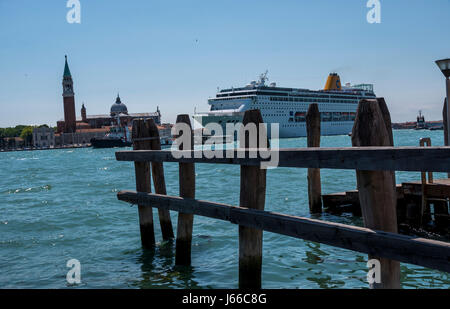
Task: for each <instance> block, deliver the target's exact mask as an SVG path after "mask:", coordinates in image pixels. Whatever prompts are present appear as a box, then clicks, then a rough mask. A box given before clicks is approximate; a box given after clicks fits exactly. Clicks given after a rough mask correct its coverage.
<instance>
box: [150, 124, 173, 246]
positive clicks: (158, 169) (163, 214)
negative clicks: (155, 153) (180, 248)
mask: <svg viewBox="0 0 450 309" xmlns="http://www.w3.org/2000/svg"><path fill="white" fill-rule="evenodd" d="M148 123H149V128H150V136H151V137H153V139H152V140H150V144H151V149H152V150H161V140H160V139H159V131H158V127H157V126H156V124H155V121H154V120H153V119H149V121H148ZM151 166H152V177H153V185H154V186H155V193H157V194H162V195H167V191H166V181H165V179H164V168H163V164H162V162H151ZM158 215H159V223H160V226H161V233H162V237H163V239H164V240H170V239H173V228H172V220H171V219H170V212H169V211H168V210H164V209H158Z"/></svg>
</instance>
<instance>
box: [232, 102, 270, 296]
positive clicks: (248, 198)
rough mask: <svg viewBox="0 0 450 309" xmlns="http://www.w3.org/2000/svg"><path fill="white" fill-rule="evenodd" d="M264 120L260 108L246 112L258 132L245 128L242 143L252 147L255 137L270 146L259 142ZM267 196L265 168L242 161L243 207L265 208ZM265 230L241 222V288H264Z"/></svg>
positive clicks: (241, 203)
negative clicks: (253, 132) (246, 131)
mask: <svg viewBox="0 0 450 309" xmlns="http://www.w3.org/2000/svg"><path fill="white" fill-rule="evenodd" d="M260 123H263V119H262V116H261V112H260V111H259V110H249V111H246V112H245V114H244V119H243V125H244V126H246V125H249V124H250V125H251V124H255V125H256V129H257V136H250V134H249V136H247V135H245V133H244V132H243V131H241V132H240V133H241V134H239V135H240V147H241V148H249V146H250V145H251V143H250V139H254V138H256V139H257V140H258V142H256V145H257V148H260V147H262V148H266V147H267V148H268V144H267V145H260V144H259V136H260V134H263V136H265V138H264V140H267V132H266V131H265V129H261V130H260V128H259V124H260ZM265 199H266V170H265V169H261V168H260V167H259V166H245V165H241V189H240V201H239V205H240V206H241V207H246V208H252V209H258V210H264V204H265ZM262 242H263V233H262V230H259V229H255V228H249V227H244V226H239V288H241V289H242V288H261V270H262V245H263V244H262Z"/></svg>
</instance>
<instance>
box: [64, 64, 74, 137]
mask: <svg viewBox="0 0 450 309" xmlns="http://www.w3.org/2000/svg"><path fill="white" fill-rule="evenodd" d="M62 85H63V99H64V133H74V132H75V131H76V128H77V124H76V116H75V93H74V92H73V80H72V75H71V74H70V70H69V65H68V64H67V56H66V64H65V67H64V76H63V82H62Z"/></svg>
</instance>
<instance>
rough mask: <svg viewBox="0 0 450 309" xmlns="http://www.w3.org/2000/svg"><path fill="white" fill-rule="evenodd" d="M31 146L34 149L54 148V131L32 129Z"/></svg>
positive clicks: (50, 129)
mask: <svg viewBox="0 0 450 309" xmlns="http://www.w3.org/2000/svg"><path fill="white" fill-rule="evenodd" d="M33 146H34V147H35V148H50V147H54V146H55V131H54V129H52V128H47V127H40V128H34V129H33Z"/></svg>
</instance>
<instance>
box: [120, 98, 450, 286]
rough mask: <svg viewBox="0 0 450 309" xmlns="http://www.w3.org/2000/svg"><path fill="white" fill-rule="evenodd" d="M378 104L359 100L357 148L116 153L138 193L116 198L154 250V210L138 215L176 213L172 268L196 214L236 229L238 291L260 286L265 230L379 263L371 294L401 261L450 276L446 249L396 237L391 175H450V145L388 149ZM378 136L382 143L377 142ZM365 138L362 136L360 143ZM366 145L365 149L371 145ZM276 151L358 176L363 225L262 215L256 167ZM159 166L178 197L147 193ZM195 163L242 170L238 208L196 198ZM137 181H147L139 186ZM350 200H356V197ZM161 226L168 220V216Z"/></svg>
mask: <svg viewBox="0 0 450 309" xmlns="http://www.w3.org/2000/svg"><path fill="white" fill-rule="evenodd" d="M383 102H384V100H383V101H381V100H363V101H361V102H360V104H359V108H358V112H357V120H356V123H358V124H359V125H355V129H354V132H353V137H354V138H359V145H357V146H356V145H355V147H350V148H318V147H309V148H294V149H280V150H277V149H274V150H272V149H270V148H266V147H264V145H259V146H258V149H257V150H259V154H258V156H257V157H256V158H255V157H251V156H250V154H251V152H252V150H253V151H254V150H255V149H248V148H247V147H248V145H249V144H248V141H247V139H245V143H244V144H243V146H242V147H241V148H238V149H235V150H234V151H232V152H231V154H232V155H233V157H232V158H230V156H229V154H230V153H227V152H226V151H225V150H224V151H223V156H222V158H218V157H215V158H210V157H206V156H205V154H204V153H203V152H202V151H200V150H196V151H194V150H192V149H181V150H179V151H162V150H155V149H153V148H152V149H151V150H133V151H119V152H116V159H117V160H119V161H130V162H135V165H136V181H137V183H136V188H137V191H121V192H119V193H118V194H117V197H118V199H119V200H121V201H125V202H128V203H131V204H135V205H138V206H139V213H140V215H139V218H140V222H141V227H142V224H143V223H144V224H145V226H146V229H145V231H143V229H142V228H141V238H142V241H143V245H144V246H146V247H152V246H153V245H154V236H152V235H154V233H152V232H150V231H149V229H151V228H152V227H153V225H152V223H153V219H152V218H150V216H152V212H151V211H145V214H144V213H143V212H142V211H143V209H148V210H151V208H157V209H158V210H160V211H161V210H162V211H164V212H165V215H167V213H168V212H169V211H170V210H171V211H177V212H179V214H180V215H179V219H178V226H177V235H176V264H178V265H189V264H190V261H191V259H190V255H191V239H192V231H193V229H195V225H194V216H204V217H209V218H213V219H217V220H222V221H227V222H230V223H232V224H236V225H239V247H238V248H236V250H239V287H240V288H260V287H261V271H262V267H263V265H262V254H263V250H262V242H263V238H262V233H263V231H266V232H272V233H278V234H282V235H286V236H290V237H294V238H299V239H305V240H309V241H314V242H318V243H322V244H327V245H331V246H335V247H339V248H344V249H348V250H353V251H356V252H362V253H365V254H368V255H369V257H370V258H374V257H375V258H377V259H380V261H381V283H374V284H371V285H370V287H371V288H399V287H400V267H399V262H403V263H411V264H416V265H420V266H424V267H428V268H432V269H437V270H441V271H445V272H450V263H449V261H450V243H447V242H442V241H437V240H430V239H424V238H417V237H411V236H406V235H400V234H398V233H397V226H396V219H395V218H396V206H395V202H396V199H395V197H396V192H395V191H396V189H395V182H394V179H395V178H394V177H393V176H394V172H395V171H416V172H450V147H392V144H390V143H391V141H392V140H391V139H390V136H391V135H390V134H392V132H389V130H390V119H388V118H387V117H386V111H383V106H382V105H383ZM370 113H372V114H370ZM370 115H372V116H370ZM358 119H359V120H360V121H358ZM188 121H189V118H188V117H187V115H184V116H179V117H178V122H184V123H188ZM261 121H262V117H261V114H260V112H259V110H251V111H247V112H246V113H245V116H244V124H247V123H255V124H258V123H260V122H261ZM387 122H389V123H387ZM380 129H382V130H380ZM366 130H369V131H370V130H372V132H366ZM358 131H360V132H358ZM380 132H381V133H380ZM184 133H185V132H184ZM360 133H361V134H360ZM258 134H259V135H260V136H261V135H262V136H266V132H262V131H259V132H258ZM380 134H381V137H377V135H380ZM147 136H148V135H147ZM355 136H356V137H355ZM364 136H366V137H367V139H366V140H365V139H364ZM375 137H377V138H375ZM261 140H264V138H263V139H261ZM380 141H381V142H380ZM367 143H371V144H369V145H370V146H369V145H367ZM275 153H277V154H278V155H279V163H278V166H280V167H291V168H309V169H321V168H329V169H351V170H356V171H357V178H358V185H359V191H358V193H357V195H358V196H359V200H360V201H361V210H362V213H363V217H364V222H365V227H356V226H351V225H344V224H338V223H333V222H327V221H322V220H315V219H310V218H304V217H297V216H291V215H286V214H280V213H274V212H269V211H265V210H264V205H265V196H266V190H270V189H271V188H267V187H266V177H267V174H266V170H265V169H261V163H262V162H266V161H269V160H270V159H267V158H268V156H267V155H268V154H269V155H270V154H275ZM163 162H178V163H179V184H180V196H167V195H166V194H158V192H157V193H151V192H150V191H151V190H150V185H149V184H150V173H151V171H150V165H152V166H153V164H161V172H160V173H159V174H158V176H157V177H156V178H158V177H163V173H162V163H163ZM149 163H150V164H149ZM195 164H229V165H240V166H241V176H240V177H241V182H240V205H239V206H235V205H228V204H220V203H215V202H211V201H200V200H197V199H195V172H194V171H195ZM144 177H145V179H144ZM319 177H320V176H319ZM153 180H154V182H155V185H156V183H161V180H158V179H155V177H153ZM317 180H318V178H317V177H315V180H314V183H316V184H317V183H318V184H319V185H320V180H319V181H317ZM139 182H143V183H145V186H144V185H141V184H139ZM319 192H320V191H319ZM351 194H353V195H356V193H354V192H353V193H351ZM345 195H347V194H345ZM310 205H314V209H315V210H317V208H318V206H317V205H318V204H317V203H315V202H314V203H312V204H310ZM381 208H383V209H384V211H383V212H380V211H379V210H380V209H381ZM392 216H393V218H392ZM160 219H161V213H160ZM164 220H165V221H167V218H166V219H164ZM169 220H170V217H169ZM150 222H151V224H150ZM393 222H394V224H393ZM147 235H150V236H151V237H147ZM330 275H332V274H330Z"/></svg>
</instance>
